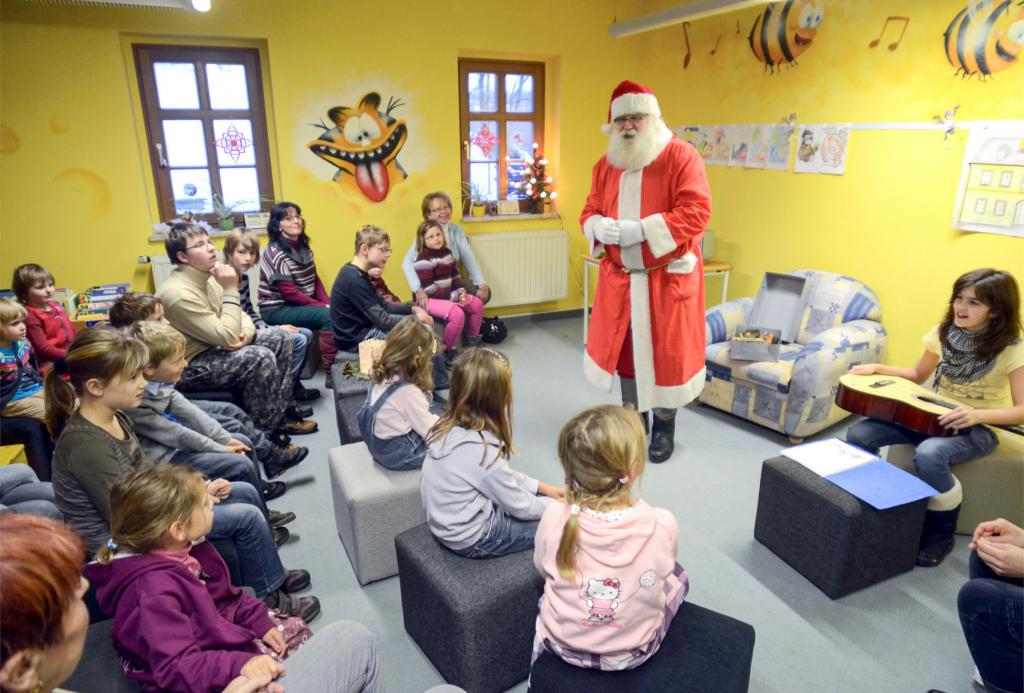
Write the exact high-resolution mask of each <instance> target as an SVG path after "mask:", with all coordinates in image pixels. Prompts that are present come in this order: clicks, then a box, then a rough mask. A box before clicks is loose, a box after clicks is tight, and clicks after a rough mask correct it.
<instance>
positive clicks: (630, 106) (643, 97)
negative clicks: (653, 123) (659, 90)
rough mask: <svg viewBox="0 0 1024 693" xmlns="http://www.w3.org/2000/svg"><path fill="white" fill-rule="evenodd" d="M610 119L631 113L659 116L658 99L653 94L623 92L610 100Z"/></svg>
mask: <svg viewBox="0 0 1024 693" xmlns="http://www.w3.org/2000/svg"><path fill="white" fill-rule="evenodd" d="M611 111H612V120H615V119H616V118H618V117H619V116H624V115H629V114H631V113H646V114H647V115H653V116H661V109H660V108H658V99H657V98H656V97H655V96H654V94H623V95H622V96H620V97H618V98H617V99H613V100H612V107H611Z"/></svg>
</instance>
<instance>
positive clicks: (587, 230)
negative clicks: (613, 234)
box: [583, 214, 604, 253]
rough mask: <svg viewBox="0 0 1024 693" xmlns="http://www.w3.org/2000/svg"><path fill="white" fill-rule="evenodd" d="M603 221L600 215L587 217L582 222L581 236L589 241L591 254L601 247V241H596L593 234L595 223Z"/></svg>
mask: <svg viewBox="0 0 1024 693" xmlns="http://www.w3.org/2000/svg"><path fill="white" fill-rule="evenodd" d="M602 219H604V217H603V216H601V215H600V214H592V215H591V216H589V217H587V220H586V221H585V222H583V235H584V236H586V237H587V240H588V241H590V251H591V252H592V253H593V252H594V251H596V250H597V249H598V248H599V247H600V246H601V241H599V240H597V236H596V235H595V234H594V227H595V226H597V222H599V221H601V220H602Z"/></svg>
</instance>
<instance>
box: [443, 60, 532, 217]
mask: <svg viewBox="0 0 1024 693" xmlns="http://www.w3.org/2000/svg"><path fill="white" fill-rule="evenodd" d="M459 110H460V119H461V133H462V137H461V140H462V147H463V157H462V179H463V180H464V181H468V182H469V183H470V185H471V186H476V187H477V188H478V189H479V191H480V193H481V194H482V196H483V198H484V199H486V200H492V201H493V200H497V199H499V198H500V199H507V200H523V199H525V198H526V195H525V194H524V193H522V192H521V191H519V190H517V189H516V187H515V186H516V184H517V183H519V182H520V181H521V180H522V174H521V173H520V170H521V166H522V163H523V160H524V157H527V156H532V155H533V151H534V150H533V144H534V143H535V142H536V143H537V144H538V145H539V146H540V148H541V150H543V147H544V141H543V138H544V64H543V63H526V62H507V61H494V60H492V61H483V60H460V61H459Z"/></svg>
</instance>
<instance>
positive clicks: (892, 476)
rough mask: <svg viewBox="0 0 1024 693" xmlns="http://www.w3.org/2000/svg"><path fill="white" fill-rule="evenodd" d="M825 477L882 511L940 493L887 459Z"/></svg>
mask: <svg viewBox="0 0 1024 693" xmlns="http://www.w3.org/2000/svg"><path fill="white" fill-rule="evenodd" d="M825 478H826V479H828V480H829V481H831V482H832V483H833V484H835V485H836V486H838V487H839V488H841V489H843V490H844V491H846V492H847V493H850V494H852V495H854V496H856V497H857V498H859V499H861V500H862V501H864V502H865V503H867V504H868V505H871V506H872V507H874V508H877V509H878V510H887V509H889V508H894V507H896V506H897V505H905V504H907V503H913V502H914V501H916V500H920V499H922V498H928V497H930V496H935V495H938V493H939V492H938V491H936V490H935V489H934V488H932V487H931V486H929V485H928V484H926V483H925V482H923V481H921V480H920V479H918V478H917V477H916V476H914V475H913V474H908V473H907V472H905V471H903V470H902V469H900V468H899V467H896V466H894V465H891V464H889V463H888V462H886V461H885V460H876V461H874V462H868V463H867V464H862V465H860V466H858V467H853V468H851V469H847V470H845V471H842V472H837V473H836V474H830V475H828V476H826V477H825Z"/></svg>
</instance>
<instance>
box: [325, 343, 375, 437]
mask: <svg viewBox="0 0 1024 693" xmlns="http://www.w3.org/2000/svg"><path fill="white" fill-rule="evenodd" d="M346 361H354V362H355V363H359V354H351V353H348V352H345V351H339V352H338V358H337V359H335V361H334V365H333V366H331V379H332V380H333V381H334V416H335V418H336V419H337V421H338V438H339V440H340V441H341V444H342V445H348V444H349V443H358V442H359V441H361V440H362V439H363V436H362V434H361V433H359V424H358V422H357V421H356V415H357V414H358V413H359V410H360V409H361V408H362V406H363V402H365V401H366V392H367V391H368V390H369V389H370V382H369V381H368V380H362V379H360V378H346V377H345V376H344V375H342V374H341V366H342V364H343V363H345V362H346Z"/></svg>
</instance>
